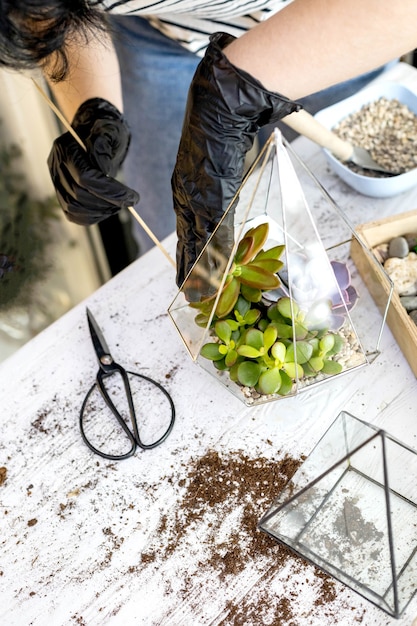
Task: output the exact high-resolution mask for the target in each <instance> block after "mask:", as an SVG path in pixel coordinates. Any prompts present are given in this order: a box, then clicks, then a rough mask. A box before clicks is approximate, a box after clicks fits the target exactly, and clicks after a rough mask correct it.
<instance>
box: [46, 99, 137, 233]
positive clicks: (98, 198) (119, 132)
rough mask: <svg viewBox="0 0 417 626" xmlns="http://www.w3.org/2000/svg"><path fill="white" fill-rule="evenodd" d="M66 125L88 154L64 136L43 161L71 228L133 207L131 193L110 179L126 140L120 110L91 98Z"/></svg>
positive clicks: (134, 199)
mask: <svg viewBox="0 0 417 626" xmlns="http://www.w3.org/2000/svg"><path fill="white" fill-rule="evenodd" d="M71 125H72V127H73V128H74V130H75V132H76V133H77V135H78V136H79V137H80V139H81V140H82V142H83V143H84V145H85V147H86V148H87V151H85V150H84V149H83V148H82V147H81V146H80V145H79V143H78V142H77V140H76V139H74V137H73V136H72V135H71V133H70V132H66V133H64V134H63V135H61V136H60V137H58V138H57V139H56V140H55V141H54V144H53V146H52V150H51V152H50V154H49V157H48V166H49V171H50V174H51V178H52V182H53V184H54V186H55V190H56V194H57V197H58V200H59V203H60V204H61V206H62V208H63V210H64V212H65V214H66V216H67V218H68V219H69V220H70V221H71V222H75V223H76V224H81V225H89V224H96V223H98V222H100V221H101V220H103V219H105V218H107V217H110V215H114V214H115V213H117V212H118V211H120V209H122V208H126V207H128V206H132V205H133V204H136V202H138V201H139V195H138V194H137V193H136V191H134V190H133V189H130V188H129V187H126V186H125V185H123V184H122V183H120V182H119V181H117V180H116V179H115V178H114V176H115V175H116V174H117V172H118V170H119V168H120V166H121V164H122V163H123V161H124V159H125V157H126V154H127V151H128V148H129V143H130V136H131V135H130V130H129V127H128V125H127V123H126V120H125V119H124V117H123V115H122V114H121V113H120V111H119V110H118V109H117V108H116V107H115V106H113V105H112V104H111V103H110V102H108V101H107V100H103V99H102V98H92V99H91V100H87V101H86V102H84V103H83V104H82V105H81V106H80V107H79V108H78V110H77V112H76V114H75V116H74V119H73V121H72V124H71Z"/></svg>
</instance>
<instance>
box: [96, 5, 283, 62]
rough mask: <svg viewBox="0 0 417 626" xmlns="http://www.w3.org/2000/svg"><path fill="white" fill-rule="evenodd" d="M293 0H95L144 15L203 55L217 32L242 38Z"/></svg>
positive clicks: (113, 8)
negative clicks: (150, 0) (246, 32)
mask: <svg viewBox="0 0 417 626" xmlns="http://www.w3.org/2000/svg"><path fill="white" fill-rule="evenodd" d="M288 2H290V0H159V1H156V2H149V1H146V0H95V1H94V0H93V1H92V2H91V4H93V5H95V6H96V7H98V6H99V7H101V8H103V9H104V10H105V11H109V12H110V13H118V14H123V15H140V16H141V17H143V18H146V19H147V20H148V21H149V22H150V23H151V24H152V26H154V27H155V28H157V29H158V30H159V31H161V32H162V33H163V34H164V35H166V36H167V37H170V38H171V39H174V40H175V41H177V42H178V43H180V44H181V45H182V46H184V47H185V48H187V49H188V50H190V51H192V52H195V53H196V54H198V55H202V54H203V52H204V50H205V48H206V46H207V44H208V38H209V36H210V35H211V34H212V33H215V32H217V31H223V32H227V33H229V34H231V35H234V36H235V37H239V35H242V34H243V33H244V32H245V31H247V30H249V29H250V28H252V27H253V26H255V25H256V24H258V23H259V22H262V21H263V20H265V19H267V18H268V17H270V16H271V15H272V14H273V13H276V12H277V11H279V9H281V8H282V7H283V6H285V4H288Z"/></svg>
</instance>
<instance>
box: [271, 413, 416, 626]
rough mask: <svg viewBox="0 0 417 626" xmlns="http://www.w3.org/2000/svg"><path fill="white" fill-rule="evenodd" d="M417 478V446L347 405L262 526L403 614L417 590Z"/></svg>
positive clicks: (383, 605)
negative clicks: (366, 420)
mask: <svg viewBox="0 0 417 626" xmlns="http://www.w3.org/2000/svg"><path fill="white" fill-rule="evenodd" d="M404 466H407V472H406V473H405V472H404V471H403V468H404ZM416 484H417V452H416V451H415V450H413V449H412V448H410V447H408V446H406V445H405V444H403V443H401V442H400V441H398V440H397V439H395V438H394V437H392V436H391V435H389V434H388V433H386V432H385V431H384V430H382V429H379V428H377V427H375V426H373V425H371V424H368V423H367V422H364V421H362V420H360V419H358V418H356V417H354V416H353V415H351V414H349V413H347V412H342V413H340V414H339V416H338V417H337V418H336V420H335V421H334V422H333V424H332V425H331V426H330V428H329V429H328V430H327V432H326V433H325V434H324V435H323V437H322V438H321V440H320V441H319V442H318V444H317V445H316V446H315V448H314V449H313V451H312V452H311V453H310V455H309V456H308V457H307V459H306V461H305V462H304V463H303V464H302V466H301V467H300V468H299V470H298V471H297V472H296V473H295V475H294V476H293V478H292V479H291V480H290V481H289V482H288V484H287V485H286V487H285V489H284V490H283V491H282V492H281V494H280V495H279V496H278V497H277V499H276V500H275V501H274V503H273V504H272V506H271V507H270V509H269V510H268V511H267V512H266V513H265V514H264V516H263V517H262V519H261V520H260V522H259V528H260V529H261V530H262V531H264V532H266V533H267V534H269V535H270V536H271V537H273V538H274V539H276V540H278V542H280V543H282V544H284V545H286V546H288V547H289V548H290V549H291V550H293V551H294V552H295V553H297V554H298V555H300V556H302V557H303V558H305V559H307V560H308V561H310V562H311V563H313V564H314V565H317V566H318V567H319V568H320V569H322V570H323V571H325V572H326V573H328V574H330V575H332V576H333V577H334V578H336V579H338V580H340V581H341V582H342V583H344V584H346V585H347V586H348V587H350V588H352V589H353V590H355V591H356V592H357V593H359V594H360V595H362V596H363V597H365V598H366V599H368V600H370V601H371V602H372V603H374V604H375V605H376V606H378V607H379V608H381V609H382V610H384V611H385V612H386V613H388V614H389V615H391V616H393V617H396V618H398V617H399V616H400V615H401V613H402V612H403V611H404V610H405V608H406V607H407V605H408V604H409V602H410V601H411V599H412V598H413V597H414V595H415V594H416V592H417V500H416V495H415V485H416Z"/></svg>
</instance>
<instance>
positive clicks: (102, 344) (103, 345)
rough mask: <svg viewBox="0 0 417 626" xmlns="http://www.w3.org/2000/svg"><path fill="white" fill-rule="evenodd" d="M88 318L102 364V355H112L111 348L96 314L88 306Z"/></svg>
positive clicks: (95, 347) (95, 348)
mask: <svg viewBox="0 0 417 626" xmlns="http://www.w3.org/2000/svg"><path fill="white" fill-rule="evenodd" d="M87 319H88V326H89V328H90V334H91V341H92V342H93V346H94V350H95V351H96V354H97V358H98V360H99V362H100V364H101V363H102V361H101V359H102V357H103V356H104V355H106V354H108V355H110V350H109V347H108V345H107V342H106V340H105V339H104V336H103V333H102V331H101V328H100V326H99V325H98V324H97V322H96V320H95V319H94V315H93V314H92V313H91V311H90V309H89V308H87Z"/></svg>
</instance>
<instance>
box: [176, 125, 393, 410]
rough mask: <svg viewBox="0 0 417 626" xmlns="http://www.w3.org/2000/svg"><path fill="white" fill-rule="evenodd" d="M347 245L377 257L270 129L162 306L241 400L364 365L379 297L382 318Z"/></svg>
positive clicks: (192, 349)
mask: <svg viewBox="0 0 417 626" xmlns="http://www.w3.org/2000/svg"><path fill="white" fill-rule="evenodd" d="M304 191H306V192H307V191H308V197H309V202H308V203H307V201H306V196H305V194H304ZM353 243H355V245H357V246H360V247H361V248H363V252H364V254H366V255H367V256H368V257H369V259H370V263H375V262H376V261H375V259H374V258H373V256H372V255H371V253H370V252H369V251H368V250H367V249H366V248H364V246H363V245H362V243H361V241H360V240H359V239H358V237H357V236H356V234H355V231H354V229H353V228H352V227H351V226H350V224H349V222H348V220H347V219H346V218H345V216H344V215H343V214H342V213H341V211H340V210H339V209H338V207H337V206H336V205H335V203H334V202H333V201H332V200H331V198H330V197H329V196H328V194H327V193H326V192H325V190H323V189H322V188H321V186H320V184H319V183H318V182H317V181H316V180H315V178H314V176H313V175H312V174H311V172H310V171H309V169H308V168H307V167H306V166H305V164H304V163H302V162H301V161H300V160H299V159H297V158H296V155H294V154H292V156H290V152H289V147H288V146H287V147H285V146H284V144H283V141H282V138H281V134H280V133H279V131H278V130H277V131H275V132H274V133H273V134H272V135H271V137H270V139H269V141H268V142H267V143H266V145H265V146H264V148H263V150H262V152H261V153H260V155H259V157H258V158H257V159H256V161H255V163H254V164H253V165H252V167H251V168H250V170H249V172H248V174H247V175H246V177H245V180H244V182H243V183H242V185H241V187H240V189H239V190H238V193H237V194H236V196H235V198H234V199H233V201H232V202H231V204H230V206H229V207H228V209H227V211H226V212H225V214H224V217H223V218H222V220H221V222H220V223H219V225H218V226H217V228H216V230H215V231H214V233H213V235H212V236H211V237H210V239H209V241H208V242H207V244H206V246H205V247H204V249H203V251H202V253H201V254H200V256H199V258H198V259H197V261H196V263H195V265H194V266H193V268H192V270H191V271H190V273H189V274H188V276H187V277H186V279H185V281H184V283H183V285H182V286H181V288H180V290H179V292H178V294H177V296H176V297H175V299H174V301H173V303H172V304H171V306H170V307H169V315H170V317H171V318H172V320H173V322H174V324H175V326H176V328H177V329H178V331H179V334H180V336H181V338H182V340H183V342H184V344H185V346H186V347H187V349H188V352H189V353H190V355H191V357H192V359H193V360H194V361H195V362H196V363H198V364H199V365H200V366H201V367H203V368H204V369H205V370H207V371H208V372H209V373H211V374H212V375H214V376H215V377H216V378H217V379H218V380H219V381H220V382H221V383H222V384H224V385H225V386H226V387H227V388H228V389H230V391H231V392H232V393H234V394H235V395H236V396H237V397H239V398H240V399H242V400H243V401H244V402H245V403H246V404H248V405H253V404H260V403H264V402H269V401H271V400H277V399H281V398H283V397H286V396H291V395H294V394H297V393H298V392H299V391H301V390H303V389H307V388H310V387H311V386H312V385H314V384H318V383H323V382H325V381H326V380H328V379H329V378H333V377H334V376H338V375H340V374H343V373H345V372H348V371H350V370H352V369H355V368H358V367H361V366H363V365H366V364H367V363H369V362H370V361H372V360H373V358H374V357H375V356H376V354H378V350H379V340H380V335H381V332H382V328H383V325H384V317H385V312H386V308H387V306H388V303H389V297H387V301H386V302H384V303H383V306H382V311H383V312H382V315H381V312H380V309H377V307H376V305H375V303H374V301H373V300H372V298H371V297H370V296H369V293H368V291H367V289H366V288H365V286H364V285H363V283H362V282H361V279H360V277H359V276H358V275H357V272H356V268H355V266H354V264H353V262H352V259H351V256H350V250H351V247H352V245H353ZM379 304H380V305H381V303H379Z"/></svg>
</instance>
